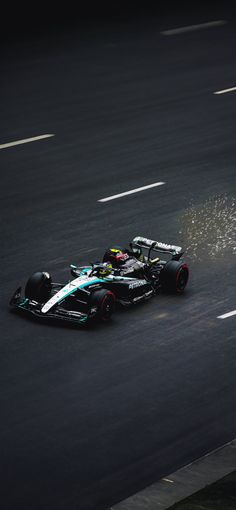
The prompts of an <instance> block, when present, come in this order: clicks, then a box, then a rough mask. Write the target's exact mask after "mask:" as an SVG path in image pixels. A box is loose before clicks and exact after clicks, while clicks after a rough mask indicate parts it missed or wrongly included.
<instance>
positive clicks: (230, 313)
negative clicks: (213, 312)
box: [217, 310, 236, 319]
mask: <svg viewBox="0 0 236 510" xmlns="http://www.w3.org/2000/svg"><path fill="white" fill-rule="evenodd" d="M233 315H236V310H233V311H232V312H228V313H224V314H223V315H218V317H217V319H228V317H232V316H233Z"/></svg>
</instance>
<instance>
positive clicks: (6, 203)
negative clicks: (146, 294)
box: [0, 7, 236, 510]
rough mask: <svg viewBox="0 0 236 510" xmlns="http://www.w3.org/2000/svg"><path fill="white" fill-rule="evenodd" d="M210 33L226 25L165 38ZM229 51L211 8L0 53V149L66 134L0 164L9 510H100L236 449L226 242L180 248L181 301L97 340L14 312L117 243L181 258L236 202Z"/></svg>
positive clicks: (45, 39)
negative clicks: (224, 206)
mask: <svg viewBox="0 0 236 510" xmlns="http://www.w3.org/2000/svg"><path fill="white" fill-rule="evenodd" d="M214 19H227V21H228V23H227V24H225V25H222V26H219V27H215V28H209V29H206V30H199V31H194V32H192V33H185V34H181V35H178V36H175V37H174V36H164V35H161V34H160V32H161V31H162V30H165V29H170V28H174V27H178V26H183V25H191V24H194V23H203V22H204V21H211V20H214ZM235 43H236V24H235V16H234V14H233V13H231V11H230V10H228V11H227V9H226V11H224V9H223V7H222V8H219V7H218V10H216V11H214V12H207V13H206V12H200V13H198V12H197V10H196V12H195V11H193V12H192V13H190V12H189V13H188V14H187V15H185V16H184V14H183V13H181V12H180V13H179V14H178V15H176V17H174V16H173V15H172V16H171V15H170V14H168V13H165V16H163V17H161V16H160V17H158V16H157V15H153V16H152V17H148V16H146V17H145V16H144V17H143V18H142V16H140V17H134V19H130V18H128V19H124V20H121V19H120V20H119V22H113V24H112V23H111V24H109V23H108V21H106V22H104V24H102V23H100V22H98V23H97V25H96V23H95V24H93V25H91V27H90V26H89V24H88V27H87V28H86V29H83V28H81V27H77V26H76V23H74V24H73V25H72V26H71V27H69V26H67V25H65V27H64V28H63V29H62V30H57V29H56V28H55V29H54V30H53V31H52V32H51V33H50V31H49V30H45V31H42V32H41V33H40V32H37V31H36V33H35V34H34V33H33V32H32V33H30V34H28V36H26V35H25V37H24V36H23V35H22V36H21V37H19V41H18V40H17V37H15V39H13V40H10V38H9V39H7V40H6V41H5V44H3V58H2V62H1V67H2V73H1V75H2V76H1V103H2V105H1V127H0V129H1V138H0V144H4V143H7V142H9V141H14V140H20V139H25V138H29V137H33V136H38V135H41V134H46V133H53V134H55V136H54V137H52V138H49V139H45V140H41V141H37V142H34V143H28V144H25V145H19V146H15V147H9V148H6V149H3V150H0V161H1V215H2V232H1V256H2V257H1V294H2V296H1V340H0V342H1V370H0V382H1V383H0V399H1V420H0V436H1V455H0V463H1V496H0V507H1V510H13V509H14V510H15V509H16V508H24V510H32V509H34V510H45V509H50V510H54V509H57V510H64V509H66V510H72V509H80V510H93V509H96V510H105V509H107V508H108V507H110V506H112V505H113V504H115V503H117V502H118V501H121V500H122V499H124V498H126V497H128V496H129V495H131V494H133V493H135V492H137V491H138V490H141V489H142V488H144V487H146V486H147V485H149V484H151V483H153V482H154V481H157V480H158V479H160V478H161V477H163V476H165V475H167V474H168V473H170V472H173V471H175V470H176V469H178V468H180V467H181V466H184V465H186V464H187V463H189V462H191V461H193V460H194V459H197V458H198V457H200V456H202V455H204V454H205V453H207V452H209V451H211V450H213V449H214V448H217V447H218V446H220V445H222V444H224V443H226V442H228V441H230V440H232V439H234V437H235V426H236V408H235V402H236V370H235V363H236V334H235V326H236V318H235V316H232V317H230V318H228V319H225V320H219V319H217V316H218V315H220V314H223V313H225V312H228V311H231V310H235V309H236V296H235V283H236V278H235V258H236V254H235V253H234V252H233V249H232V246H231V245H230V243H229V247H228V249H227V246H226V248H225V249H224V250H223V254H222V253H221V254H220V255H218V254H217V253H215V254H212V255H211V256H207V253H206V252H204V255H202V253H201V250H200V248H199V251H196V252H195V257H193V256H192V254H191V249H188V250H187V252H186V261H187V262H188V263H189V265H190V269H191V277H190V281H189V285H188V288H187V289H186V293H185V294H184V295H183V296H181V297H179V296H165V295H163V296H158V297H157V298H156V299H153V300H151V301H149V302H148V303H145V304H143V305H141V306H137V307H135V308H133V309H131V310H125V311H119V310H118V311H117V313H116V314H115V315H114V318H113V319H112V321H111V323H110V324H107V325H103V324H101V325H99V326H98V327H96V328H94V329H91V330H85V329H76V328H70V329H68V328H66V327H58V326H55V325H53V326H52V325H48V324H47V325H46V324H40V323H38V322H34V321H29V320H28V319H26V318H22V317H20V316H17V315H15V314H11V313H9V310H8V301H9V298H10V296H11V294H12V293H13V291H14V290H15V289H16V287H17V286H18V285H19V284H23V285H24V283H25V282H26V280H27V278H28V277H29V276H30V274H32V273H33V272H34V271H36V270H47V271H49V272H50V273H51V274H52V276H53V279H54V280H55V281H58V280H59V281H60V280H62V281H66V279H67V278H68V277H69V264H70V263H81V264H83V263H87V262H89V261H91V260H92V261H94V260H98V259H99V258H101V256H102V255H103V252H104V249H105V248H106V247H107V246H109V245H110V244H112V243H114V242H115V243H119V244H127V243H128V242H129V241H130V240H131V239H132V238H133V237H134V236H136V235H145V236H146V237H150V238H154V239H158V240H161V241H163V242H171V243H176V244H179V242H181V243H185V241H186V243H187V241H188V242H189V238H188V239H187V240H186V239H184V238H182V235H183V232H185V225H183V222H184V221H185V220H184V218H185V219H186V211H188V210H189V208H190V207H191V204H194V207H196V208H197V210H198V211H201V210H203V209H204V207H205V205H204V204H206V202H207V201H208V200H209V199H212V200H215V198H214V197H222V194H223V195H224V197H227V200H228V201H229V203H231V202H232V200H233V199H234V197H235V194H236V146H235V133H236V120H235V119H236V95H235V93H231V94H224V95H220V96H216V95H214V94H213V92H214V91H216V90H221V89H226V88H229V87H232V86H235V85H236V76H235V49H236V44H235ZM157 181H164V182H165V183H166V184H165V185H163V186H161V187H160V188H153V189H150V190H146V191H143V192H140V193H137V194H133V195H129V196H126V197H123V198H120V199H117V200H113V201H110V202H107V203H99V202H98V200H99V199H101V198H104V197H108V196H110V195H114V194H117V193H121V192H123V191H128V190H130V189H133V188H138V187H141V186H145V185H148V184H152V183H154V182H157ZM220 199H221V198H220ZM216 200H218V198H216ZM209 214H211V211H210V212H209ZM212 214H213V213H212ZM211 219H212V220H214V218H211ZM215 220H216V223H217V218H215ZM190 221H191V219H190ZM211 225H213V227H212V228H211V234H212V236H213V239H214V221H213V223H211ZM205 228H206V225H205ZM217 228H218V225H217ZM212 229H213V230H212ZM180 232H181V233H180ZM233 235H235V231H234V233H233V231H232V236H233ZM190 238H191V236H190ZM190 240H191V239H190ZM200 241H201V234H200V233H199V245H200ZM213 244H214V242H213ZM190 248H191V246H190ZM195 248H196V246H195Z"/></svg>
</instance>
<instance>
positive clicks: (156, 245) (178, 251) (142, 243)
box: [131, 236, 183, 260]
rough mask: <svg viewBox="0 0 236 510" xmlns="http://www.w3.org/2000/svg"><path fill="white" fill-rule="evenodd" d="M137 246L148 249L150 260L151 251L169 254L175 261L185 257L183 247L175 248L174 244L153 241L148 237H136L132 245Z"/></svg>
mask: <svg viewBox="0 0 236 510" xmlns="http://www.w3.org/2000/svg"><path fill="white" fill-rule="evenodd" d="M133 244H134V245H137V246H139V247H140V248H146V249H148V258H150V254H151V251H152V250H153V251H156V252H158V253H169V254H170V255H172V258H173V259H175V260H179V259H180V257H181V256H182V255H183V250H182V248H181V246H175V245H174V244H166V243H161V242H160V241H153V240H152V239H147V238H146V237H139V236H138V237H135V238H134V239H133V241H132V243H131V245H133Z"/></svg>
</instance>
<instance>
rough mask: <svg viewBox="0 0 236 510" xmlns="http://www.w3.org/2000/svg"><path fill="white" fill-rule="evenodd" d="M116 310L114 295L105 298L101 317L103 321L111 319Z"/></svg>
mask: <svg viewBox="0 0 236 510" xmlns="http://www.w3.org/2000/svg"><path fill="white" fill-rule="evenodd" d="M113 309H114V297H113V294H109V295H107V296H105V297H104V299H103V301H102V304H101V315H102V320H104V321H107V320H109V319H110V317H111V315H112V312H113Z"/></svg>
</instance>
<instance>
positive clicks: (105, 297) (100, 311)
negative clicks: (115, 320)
mask: <svg viewBox="0 0 236 510" xmlns="http://www.w3.org/2000/svg"><path fill="white" fill-rule="evenodd" d="M94 308H97V313H96V318H99V319H101V320H102V321H104V322H107V321H109V320H110V318H111V316H112V314H113V312H114V309H115V295H114V294H113V292H111V291H109V290H106V289H99V290H96V291H95V292H93V293H92V295H91V299H90V310H91V309H94Z"/></svg>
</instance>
